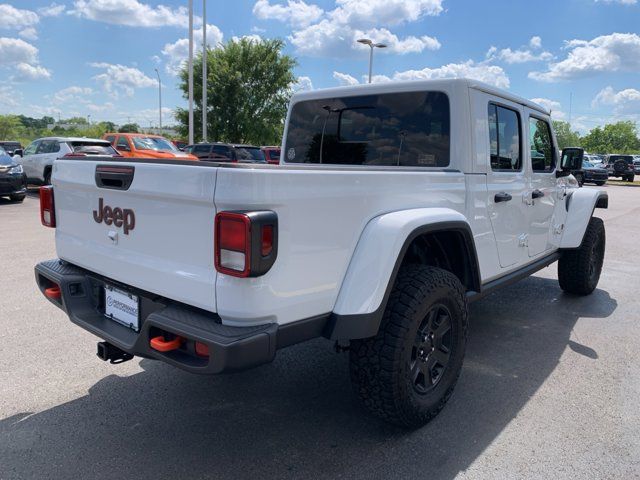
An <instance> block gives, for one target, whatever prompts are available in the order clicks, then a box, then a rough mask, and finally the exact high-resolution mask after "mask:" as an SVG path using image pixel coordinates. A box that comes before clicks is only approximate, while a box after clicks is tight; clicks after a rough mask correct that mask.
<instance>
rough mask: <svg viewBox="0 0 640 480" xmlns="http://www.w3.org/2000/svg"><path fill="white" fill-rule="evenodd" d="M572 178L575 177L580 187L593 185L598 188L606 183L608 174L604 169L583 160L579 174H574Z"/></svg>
mask: <svg viewBox="0 0 640 480" xmlns="http://www.w3.org/2000/svg"><path fill="white" fill-rule="evenodd" d="M578 175H580V178H578ZM573 176H574V177H576V180H578V183H579V184H580V186H582V184H584V183H595V184H596V185H598V186H602V185H604V184H605V183H607V180H608V179H609V172H607V169H606V168H602V167H598V166H595V165H594V164H593V163H591V162H589V161H587V160H584V161H583V162H582V170H581V171H580V173H574V174H573Z"/></svg>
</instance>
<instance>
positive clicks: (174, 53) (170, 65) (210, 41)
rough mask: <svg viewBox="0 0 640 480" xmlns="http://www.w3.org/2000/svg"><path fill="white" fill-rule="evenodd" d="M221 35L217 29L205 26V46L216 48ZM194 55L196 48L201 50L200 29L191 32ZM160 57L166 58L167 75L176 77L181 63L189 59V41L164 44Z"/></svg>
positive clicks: (185, 39)
mask: <svg viewBox="0 0 640 480" xmlns="http://www.w3.org/2000/svg"><path fill="white" fill-rule="evenodd" d="M222 39H223V35H222V32H221V31H220V29H219V28H218V27H216V26H215V25H209V24H207V45H209V47H210V48H216V47H217V46H218V44H219V43H221V42H222ZM193 43H194V55H195V53H196V51H197V50H198V48H202V28H199V29H197V30H194V32H193ZM161 53H162V55H164V56H165V57H166V60H167V65H166V67H165V69H166V71H167V73H170V74H171V75H177V74H178V72H179V71H180V67H181V66H182V63H183V62H185V61H186V60H187V58H188V57H189V39H188V38H181V39H180V40H177V41H176V42H174V43H167V44H165V46H164V48H163V49H162V52H161Z"/></svg>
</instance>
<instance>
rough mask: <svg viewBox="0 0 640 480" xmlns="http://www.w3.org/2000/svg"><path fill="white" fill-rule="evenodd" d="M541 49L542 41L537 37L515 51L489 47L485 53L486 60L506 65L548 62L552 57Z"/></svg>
mask: <svg viewBox="0 0 640 480" xmlns="http://www.w3.org/2000/svg"><path fill="white" fill-rule="evenodd" d="M541 48H542V39H541V38H540V37H538V36H535V37H531V39H530V40H529V44H528V47H520V48H518V49H516V50H512V49H511V48H503V49H498V48H496V47H493V46H492V47H491V48H490V49H489V50H488V51H487V55H486V58H487V60H489V61H493V60H500V61H503V62H505V63H508V64H510V65H511V64H514V63H527V62H541V61H544V62H548V61H549V60H552V59H553V55H552V54H551V53H549V52H546V51H542V52H541V51H539V50H540V49H541Z"/></svg>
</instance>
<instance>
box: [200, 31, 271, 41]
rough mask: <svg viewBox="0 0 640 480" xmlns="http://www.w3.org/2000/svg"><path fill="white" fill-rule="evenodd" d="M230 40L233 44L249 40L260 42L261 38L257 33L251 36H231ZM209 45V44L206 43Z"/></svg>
mask: <svg viewBox="0 0 640 480" xmlns="http://www.w3.org/2000/svg"><path fill="white" fill-rule="evenodd" d="M231 40H232V41H234V42H239V41H240V40H249V41H250V42H258V43H259V42H262V40H263V38H262V37H261V36H260V35H258V34H257V33H252V34H251V35H242V36H240V37H236V36H233V37H231ZM207 43H209V42H207Z"/></svg>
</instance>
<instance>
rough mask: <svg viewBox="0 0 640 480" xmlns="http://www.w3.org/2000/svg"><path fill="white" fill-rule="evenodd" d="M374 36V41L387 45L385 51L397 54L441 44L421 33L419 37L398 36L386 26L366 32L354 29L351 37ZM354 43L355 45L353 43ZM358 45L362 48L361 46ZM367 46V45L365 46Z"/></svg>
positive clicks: (415, 51)
mask: <svg viewBox="0 0 640 480" xmlns="http://www.w3.org/2000/svg"><path fill="white" fill-rule="evenodd" d="M363 37H365V38H375V41H376V43H384V44H385V45H387V48H386V49H385V50H386V51H388V52H390V53H397V54H399V55H405V54H407V53H420V52H422V51H423V50H425V49H426V50H438V49H439V48H440V47H441V45H440V42H439V41H438V40H437V39H435V38H433V37H428V36H427V35H423V36H421V37H414V36H409V37H405V38H403V39H400V38H398V36H397V35H395V34H393V33H391V32H390V31H389V30H387V29H386V28H374V29H371V30H368V31H366V32H362V31H359V30H356V31H355V32H354V35H353V38H354V39H358V38H363ZM354 45H356V44H355V43H354ZM358 46H359V47H360V48H361V49H362V48H363V46H362V45H359V44H358ZM367 48H369V47H367Z"/></svg>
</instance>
